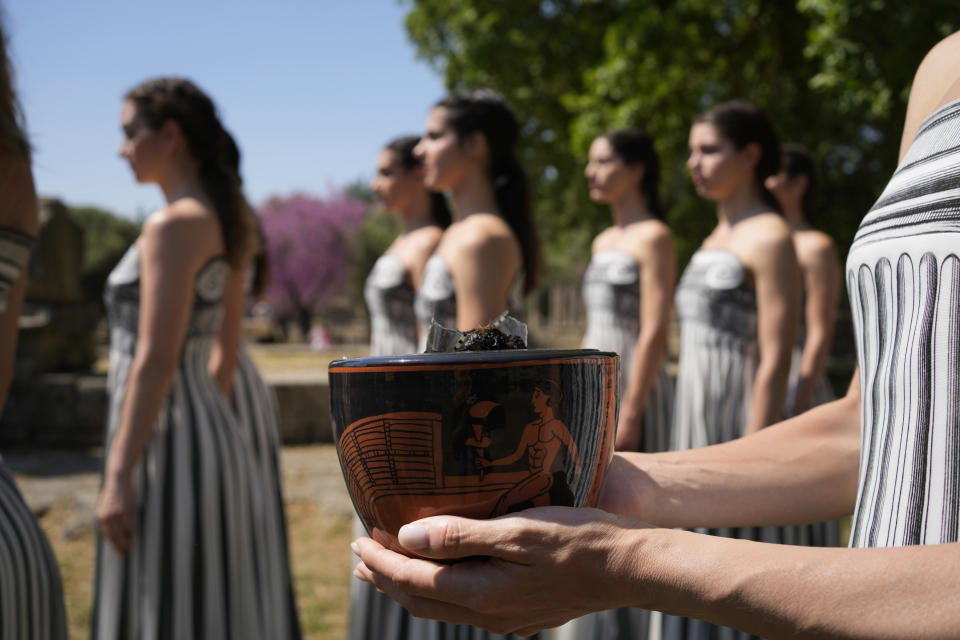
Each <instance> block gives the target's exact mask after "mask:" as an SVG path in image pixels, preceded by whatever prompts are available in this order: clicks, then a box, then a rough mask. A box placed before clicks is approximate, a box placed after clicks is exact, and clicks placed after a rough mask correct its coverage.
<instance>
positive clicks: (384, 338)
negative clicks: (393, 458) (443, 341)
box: [348, 136, 450, 640]
mask: <svg viewBox="0 0 960 640" xmlns="http://www.w3.org/2000/svg"><path fill="white" fill-rule="evenodd" d="M419 141H420V138H419V137H418V136H404V137H400V138H397V139H395V140H392V141H390V142H389V143H388V144H387V145H386V146H385V147H384V148H383V149H382V150H381V151H380V154H379V156H378V157H377V174H376V176H375V177H374V179H373V183H372V184H371V188H372V189H373V192H374V194H375V195H376V197H377V202H378V204H379V205H380V206H381V207H382V208H383V209H384V210H385V211H387V212H389V213H391V214H393V215H396V216H398V217H399V218H400V221H401V223H402V225H403V230H402V231H401V233H400V235H399V236H397V238H396V239H394V241H393V242H392V243H391V244H390V246H389V247H388V248H387V250H386V251H385V252H384V254H383V255H382V256H380V257H379V258H378V259H377V261H376V263H375V264H374V266H373V269H372V270H371V271H370V275H369V276H368V277H367V281H366V284H365V286H364V298H365V299H366V302H367V310H368V312H369V314H370V355H372V356H386V355H403V354H409V353H416V352H417V344H418V341H419V336H420V335H421V334H423V333H424V332H425V331H426V328H425V327H424V326H423V325H422V324H420V323H418V322H417V316H416V313H415V312H414V310H413V300H414V297H415V296H416V292H417V290H418V289H419V288H420V282H421V280H422V278H423V269H424V267H425V266H426V263H427V259H428V258H429V257H430V256H431V255H432V254H433V252H434V250H435V249H436V247H437V243H438V242H439V241H440V236H441V235H442V234H443V230H444V229H445V228H446V227H447V226H448V225H449V224H450V210H449V209H448V208H447V202H446V198H445V196H444V195H443V194H442V193H435V192H430V191H427V189H426V187H425V186H424V184H423V175H424V169H423V162H422V161H421V160H420V159H419V158H417V157H416V156H415V155H414V154H413V149H414V147H416V145H417V143H418V142H419ZM353 522H354V533H356V534H357V535H363V533H364V528H363V524H362V523H361V521H360V519H359V518H358V517H356V516H354V521H353ZM409 617H410V614H408V613H407V612H406V611H405V610H404V608H403V607H401V606H400V605H399V604H397V603H396V602H395V601H393V600H391V599H390V598H389V597H388V596H386V595H384V594H382V593H380V592H379V591H377V590H376V588H374V587H373V585H370V584H367V583H365V582H361V581H360V580H357V579H356V578H352V579H351V581H350V632H349V636H348V637H349V638H350V639H351V640H377V639H379V638H383V637H392V634H393V633H394V632H393V631H391V630H392V629H402V628H404V626H405V625H407V624H408V619H409Z"/></svg>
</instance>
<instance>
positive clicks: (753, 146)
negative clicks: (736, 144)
mask: <svg viewBox="0 0 960 640" xmlns="http://www.w3.org/2000/svg"><path fill="white" fill-rule="evenodd" d="M740 153H743V154H745V157H746V158H747V160H749V162H750V164H751V166H754V167H755V166H757V163H758V162H760V158H761V157H762V156H763V149H761V148H760V143H759V142H748V143H747V145H746V146H745V147H744V148H743V149H741V150H740Z"/></svg>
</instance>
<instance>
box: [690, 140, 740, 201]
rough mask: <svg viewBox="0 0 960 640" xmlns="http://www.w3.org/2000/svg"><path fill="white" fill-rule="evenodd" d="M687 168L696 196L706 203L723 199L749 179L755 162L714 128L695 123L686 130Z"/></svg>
mask: <svg viewBox="0 0 960 640" xmlns="http://www.w3.org/2000/svg"><path fill="white" fill-rule="evenodd" d="M689 144H690V156H689V158H687V168H688V169H689V170H690V177H691V179H692V180H693V186H694V188H695V189H696V190H697V193H698V194H699V195H700V196H701V197H703V198H707V199H710V200H723V199H724V198H726V197H728V196H730V195H731V194H732V193H733V192H734V191H735V190H736V189H738V188H739V187H740V186H741V185H742V184H743V182H744V181H745V180H752V179H753V167H754V164H755V160H754V159H753V158H752V157H751V154H750V153H748V147H745V148H743V149H738V148H737V147H736V145H734V144H733V142H732V141H731V140H730V139H729V138H727V137H726V136H724V135H723V134H722V133H721V132H720V130H719V129H717V127H715V126H714V125H712V124H710V123H708V122H697V123H695V124H694V125H693V127H691V128H690V138H689Z"/></svg>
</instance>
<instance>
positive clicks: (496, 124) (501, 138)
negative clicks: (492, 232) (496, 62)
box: [435, 89, 540, 292]
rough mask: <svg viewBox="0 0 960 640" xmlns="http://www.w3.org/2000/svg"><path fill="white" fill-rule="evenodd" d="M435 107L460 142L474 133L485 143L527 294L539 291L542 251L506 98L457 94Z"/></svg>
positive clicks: (476, 92)
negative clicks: (514, 239)
mask: <svg viewBox="0 0 960 640" xmlns="http://www.w3.org/2000/svg"><path fill="white" fill-rule="evenodd" d="M435 106H437V107H441V108H443V109H444V110H445V111H446V122H447V124H448V125H449V126H450V128H451V129H453V130H454V132H455V133H456V134H457V138H458V139H459V140H461V141H462V140H463V139H464V138H466V137H467V136H469V135H471V134H473V133H475V132H479V133H481V134H482V135H483V137H484V138H485V139H486V142H487V149H488V150H489V154H490V166H489V174H490V180H491V181H492V182H493V190H494V196H495V197H496V201H497V207H499V209H500V213H501V214H502V215H503V217H504V218H505V219H506V221H507V224H509V225H510V228H511V229H512V230H513V232H514V233H515V234H516V236H517V240H518V241H519V242H520V247H521V249H522V251H523V268H524V271H525V290H526V291H527V292H530V291H531V290H532V289H534V288H535V287H536V281H537V271H538V268H539V264H540V247H539V242H538V240H537V232H536V228H535V227H534V224H533V211H532V207H531V203H530V192H529V188H528V186H527V175H526V173H525V172H524V170H523V168H522V167H521V166H520V163H519V162H518V161H517V159H516V156H515V155H514V150H515V147H516V145H517V139H518V137H519V133H520V127H519V125H518V124H517V119H516V117H515V116H514V115H513V111H511V109H510V107H509V106H508V105H507V101H506V100H505V99H504V98H503V96H501V95H500V94H499V93H497V92H496V91H493V90H492V89H473V90H468V91H456V92H454V93H451V94H450V95H448V96H447V97H445V98H444V99H443V100H441V101H440V102H438V103H437V104H436V105H435Z"/></svg>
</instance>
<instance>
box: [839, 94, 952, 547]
mask: <svg viewBox="0 0 960 640" xmlns="http://www.w3.org/2000/svg"><path fill="white" fill-rule="evenodd" d="M958 247H960V101H954V102H952V103H950V104H948V105H945V106H944V107H942V108H941V109H939V110H937V111H936V112H935V113H933V114H932V115H931V116H929V117H928V118H927V119H926V120H925V121H924V122H923V124H922V125H921V126H920V128H919V130H918V132H917V135H916V137H915V138H914V140H913V143H912V144H911V146H910V148H909V150H908V151H907V153H906V155H905V156H904V158H903V161H902V162H901V163H900V166H899V167H898V168H897V170H896V172H895V173H894V175H893V177H892V178H891V179H890V182H889V183H888V185H887V187H886V188H885V189H884V191H883V193H882V194H881V195H880V198H879V199H878V200H877V202H876V204H875V205H874V206H873V207H872V208H871V209H870V211H869V212H868V213H867V215H866V216H865V217H864V219H863V222H862V223H861V225H860V229H859V230H858V231H857V235H856V238H855V240H854V244H853V246H852V247H851V249H850V254H849V257H848V259H847V287H848V291H849V294H850V296H849V297H850V303H851V309H852V313H853V320H854V327H855V330H856V336H857V356H858V364H859V367H860V385H861V397H862V401H861V434H862V435H861V453H860V483H859V491H858V496H857V506H856V512H855V515H854V521H853V527H852V532H851V539H850V545H851V546H853V547H876V546H903V545H912V544H939V543H946V542H956V541H957V540H958V539H960V258H958V256H957V251H958Z"/></svg>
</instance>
